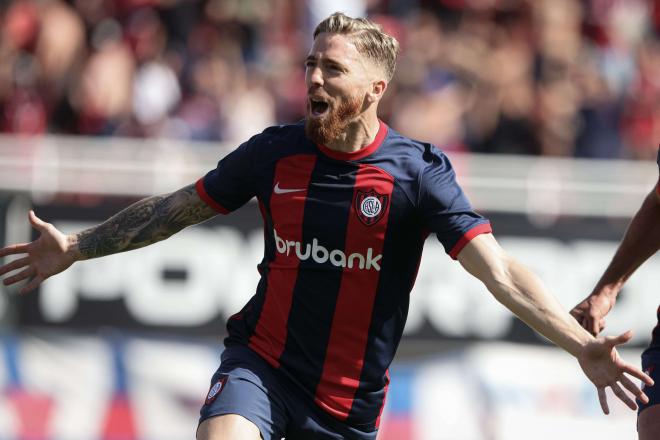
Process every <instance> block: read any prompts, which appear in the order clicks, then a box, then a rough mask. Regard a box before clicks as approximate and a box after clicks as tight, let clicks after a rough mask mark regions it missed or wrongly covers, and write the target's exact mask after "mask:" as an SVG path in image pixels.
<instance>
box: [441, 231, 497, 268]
mask: <svg viewBox="0 0 660 440" xmlns="http://www.w3.org/2000/svg"><path fill="white" fill-rule="evenodd" d="M491 232H493V228H491V226H490V223H482V224H480V225H477V226H475V227H473V228H472V229H470V230H468V231H467V232H466V233H465V234H463V236H462V237H461V238H460V240H458V242H457V243H456V244H455V245H454V247H453V248H452V249H451V251H449V256H450V257H452V258H453V259H454V260H455V259H456V258H457V257H458V254H459V253H460V252H461V251H462V250H463V248H464V247H465V245H466V244H468V243H469V242H470V240H472V239H473V238H474V237H476V236H477V235H480V234H489V233H491Z"/></svg>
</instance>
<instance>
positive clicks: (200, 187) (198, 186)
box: [195, 178, 231, 214]
mask: <svg viewBox="0 0 660 440" xmlns="http://www.w3.org/2000/svg"><path fill="white" fill-rule="evenodd" d="M195 190H197V195H199V198H200V199H202V200H204V202H205V203H206V204H207V205H209V206H210V207H211V208H213V209H214V210H216V211H217V212H219V213H220V214H229V213H230V212H231V211H229V210H228V209H227V208H225V207H224V206H222V205H221V204H220V203H218V202H216V201H215V200H213V199H212V198H211V196H210V195H209V194H208V193H207V192H206V188H204V179H203V178H200V179H199V180H198V181H197V183H195Z"/></svg>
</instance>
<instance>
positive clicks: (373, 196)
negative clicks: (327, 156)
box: [261, 155, 406, 248]
mask: <svg viewBox="0 0 660 440" xmlns="http://www.w3.org/2000/svg"><path fill="white" fill-rule="evenodd" d="M268 180H270V182H266V183H267V185H264V194H263V195H262V197H261V198H262V202H263V205H262V206H263V208H262V209H264V210H265V212H264V214H265V215H266V216H267V218H268V219H269V220H270V223H271V224H272V227H273V229H275V231H277V233H279V234H280V235H283V234H284V235H287V236H296V237H300V239H302V240H304V241H308V242H311V241H313V240H314V239H317V240H318V241H322V242H323V243H325V244H327V245H330V246H334V247H336V248H343V247H344V246H345V243H346V242H347V241H349V239H350V240H353V239H356V238H357V239H359V240H367V241H370V242H371V241H379V240H383V239H384V236H385V233H386V231H388V230H392V229H395V228H396V226H397V223H398V222H399V219H400V217H401V216H402V215H403V213H404V212H405V210H406V206H405V205H406V204H405V200H402V199H401V197H399V195H398V192H397V188H396V184H395V181H394V178H393V177H392V176H391V175H390V174H389V173H387V172H385V171H383V170H382V169H381V168H379V167H376V166H373V165H361V164H354V163H346V162H337V161H329V160H322V159H319V158H318V157H317V156H303V155H300V156H292V157H289V158H285V159H282V160H280V161H278V162H277V164H275V167H274V172H273V175H272V179H268Z"/></svg>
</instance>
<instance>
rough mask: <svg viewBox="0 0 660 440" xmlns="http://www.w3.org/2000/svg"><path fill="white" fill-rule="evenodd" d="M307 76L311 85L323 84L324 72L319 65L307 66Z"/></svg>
mask: <svg viewBox="0 0 660 440" xmlns="http://www.w3.org/2000/svg"><path fill="white" fill-rule="evenodd" d="M307 78H308V83H309V86H322V85H323V72H322V71H321V69H320V68H319V67H318V66H313V67H308V68H307Z"/></svg>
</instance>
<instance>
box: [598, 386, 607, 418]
mask: <svg viewBox="0 0 660 440" xmlns="http://www.w3.org/2000/svg"><path fill="white" fill-rule="evenodd" d="M598 401H599V402H600V408H601V409H602V410H603V413H605V414H609V413H610V407H609V406H608V405H607V395H606V394H605V388H602V387H598Z"/></svg>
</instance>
